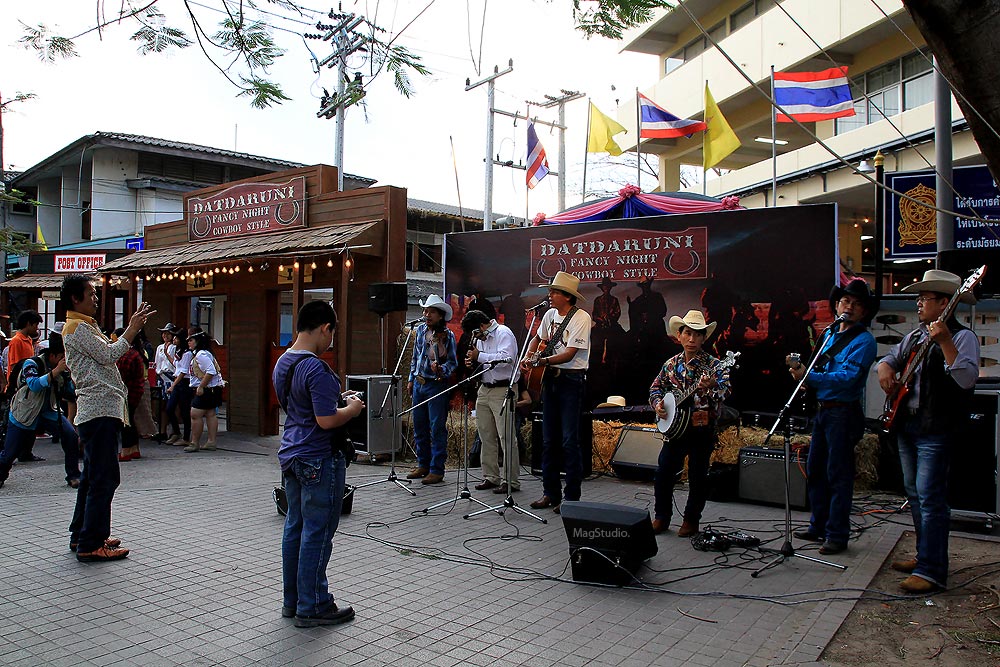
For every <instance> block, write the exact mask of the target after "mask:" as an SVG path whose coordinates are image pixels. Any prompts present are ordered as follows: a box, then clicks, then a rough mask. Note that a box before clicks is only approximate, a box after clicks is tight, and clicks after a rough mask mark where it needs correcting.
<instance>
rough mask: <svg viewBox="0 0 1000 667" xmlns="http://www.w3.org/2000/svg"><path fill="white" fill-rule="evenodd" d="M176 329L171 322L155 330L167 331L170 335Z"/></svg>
mask: <svg viewBox="0 0 1000 667" xmlns="http://www.w3.org/2000/svg"><path fill="white" fill-rule="evenodd" d="M176 329H177V325H175V324H174V323H173V322H167V323H166V325H164V327H163V328H162V329H157V331H169V332H170V333H173V332H174V331H175V330H176Z"/></svg>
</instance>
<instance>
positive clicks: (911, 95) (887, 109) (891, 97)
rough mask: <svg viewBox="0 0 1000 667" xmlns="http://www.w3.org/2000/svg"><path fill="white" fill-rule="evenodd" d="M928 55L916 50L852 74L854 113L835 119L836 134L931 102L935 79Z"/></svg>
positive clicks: (925, 52)
mask: <svg viewBox="0 0 1000 667" xmlns="http://www.w3.org/2000/svg"><path fill="white" fill-rule="evenodd" d="M928 58H929V54H928V52H927V51H916V52H914V53H911V54H909V55H906V56H904V57H902V58H899V59H897V60H893V61H892V62H889V63H886V64H885V65H882V66H880V67H876V68H875V69H873V70H870V71H868V72H866V73H865V74H861V75H859V76H855V77H852V78H853V82H852V84H851V96H852V97H853V98H854V113H855V115H854V116H851V117H848V118H838V119H837V124H836V128H837V134H843V133H845V132H850V131H851V130H855V129H857V128H859V127H864V126H865V125H870V124H871V123H877V122H879V121H880V120H883V119H885V118H889V117H892V116H895V115H897V114H899V113H900V112H901V111H906V110H908V109H915V108H916V107H919V106H921V105H924V104H927V103H928V102H930V101H932V100H933V97H934V79H933V76H932V75H933V69H932V68H931V64H930V62H929V60H928ZM865 94H867V95H868V99H865Z"/></svg>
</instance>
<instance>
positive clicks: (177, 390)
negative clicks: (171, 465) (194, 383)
mask: <svg viewBox="0 0 1000 667" xmlns="http://www.w3.org/2000/svg"><path fill="white" fill-rule="evenodd" d="M178 415H180V418H181V422H183V424H184V433H183V435H184V439H185V440H190V439H191V387H190V386H189V385H188V380H187V378H184V379H183V380H181V381H180V382H178V383H177V386H176V387H174V390H173V391H172V392H170V396H169V398H167V418H168V419H169V420H170V425H171V426H173V427H174V430H175V431H176V432H177V433H180V432H181V431H180V428H179V424H178V423H177V416H178ZM161 430H162V427H161Z"/></svg>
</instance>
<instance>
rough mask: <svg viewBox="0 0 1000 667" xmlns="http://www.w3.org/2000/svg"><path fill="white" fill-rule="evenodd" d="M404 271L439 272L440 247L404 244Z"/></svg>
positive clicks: (408, 242)
mask: <svg viewBox="0 0 1000 667" xmlns="http://www.w3.org/2000/svg"><path fill="white" fill-rule="evenodd" d="M406 270H407V271H424V272H427V273H440V272H441V246H439V245H430V244H428V243H414V242H413V241H407V242H406Z"/></svg>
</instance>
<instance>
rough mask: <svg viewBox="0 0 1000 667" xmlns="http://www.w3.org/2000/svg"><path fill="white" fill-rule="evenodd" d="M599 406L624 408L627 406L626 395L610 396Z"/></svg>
mask: <svg viewBox="0 0 1000 667" xmlns="http://www.w3.org/2000/svg"><path fill="white" fill-rule="evenodd" d="M597 407H599V408H624V407H625V397H624V396H608V400H606V401H604V402H603V403H601V404H600V405H598V406H597Z"/></svg>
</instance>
